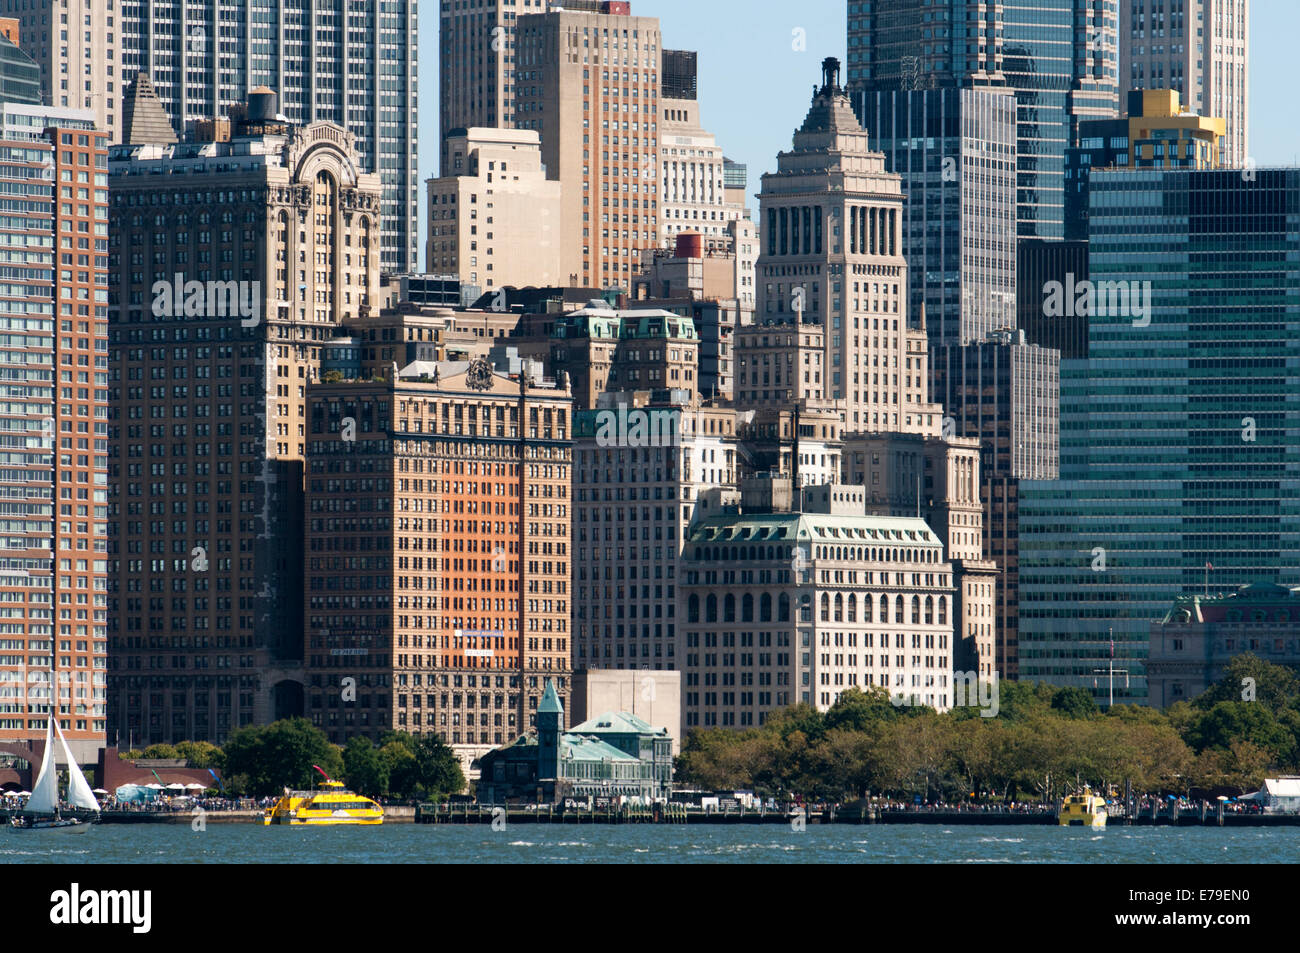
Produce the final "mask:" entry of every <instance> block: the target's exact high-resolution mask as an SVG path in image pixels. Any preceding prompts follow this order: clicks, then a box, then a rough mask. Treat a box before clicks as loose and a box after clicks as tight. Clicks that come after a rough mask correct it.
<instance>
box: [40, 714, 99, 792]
mask: <svg viewBox="0 0 1300 953" xmlns="http://www.w3.org/2000/svg"><path fill="white" fill-rule="evenodd" d="M50 720H51V721H54V719H50ZM54 730H55V731H57V732H58V733H59V743H60V744H61V745H63V757H64V758H66V759H67V761H68V803H69V804H71V805H72V806H73V807H80V808H85V809H86V810H87V811H98V810H99V802H98V801H96V800H95V794H94V792H93V791H91V790H90V785H89V784H88V783H86V776H85V775H84V774H82V773H81V767H80V766H79V765H78V764H77V759H76V758H74V757H73V756H72V749H70V748H69V747H68V739H67V738H65V737H63V729H62V728H60V727H59V725H58V723H57V722H55V723H54Z"/></svg>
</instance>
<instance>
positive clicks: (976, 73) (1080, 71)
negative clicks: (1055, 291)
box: [848, 0, 1119, 239]
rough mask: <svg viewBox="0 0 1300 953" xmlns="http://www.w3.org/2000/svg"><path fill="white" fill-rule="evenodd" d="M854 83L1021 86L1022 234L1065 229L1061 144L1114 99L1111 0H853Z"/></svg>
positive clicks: (1106, 113) (1057, 234)
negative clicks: (993, 0) (992, 0)
mask: <svg viewBox="0 0 1300 953" xmlns="http://www.w3.org/2000/svg"><path fill="white" fill-rule="evenodd" d="M848 24H849V29H848V33H849V36H848V47H849V64H848V65H849V71H848V77H849V85H850V87H851V88H853V89H863V90H897V89H931V88H940V87H946V86H954V85H955V86H963V87H964V86H975V87H979V86H1002V87H1009V88H1011V89H1013V90H1015V94H1016V105H1017V115H1016V139H1017V149H1016V152H1017V175H1016V179H1017V181H1016V205H1017V227H1018V234H1019V235H1021V236H1022V237H1027V238H1056V239H1059V238H1062V237H1063V236H1064V172H1065V149H1066V147H1067V146H1068V145H1069V144H1070V142H1072V141H1073V138H1074V133H1075V127H1076V126H1077V124H1078V122H1079V120H1081V119H1094V118H1108V117H1112V116H1114V115H1115V114H1116V111H1117V109H1118V105H1119V100H1118V86H1117V76H1118V52H1117V49H1116V43H1115V37H1116V10H1115V0H1004V2H1003V3H1001V4H992V3H982V2H979V0H932V2H925V0H851V2H850V3H849V5H848Z"/></svg>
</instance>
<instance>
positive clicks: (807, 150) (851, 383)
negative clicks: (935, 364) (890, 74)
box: [737, 57, 942, 433]
mask: <svg viewBox="0 0 1300 953" xmlns="http://www.w3.org/2000/svg"><path fill="white" fill-rule="evenodd" d="M839 71H840V64H839V61H838V60H836V59H834V58H833V57H831V58H827V59H826V60H824V61H823V62H822V84H821V86H820V87H818V88H817V89H816V90H815V91H814V94H813V101H812V106H811V108H810V109H809V110H808V115H807V117H806V118H805V119H804V122H803V125H802V127H800V128H799V129H798V130H796V131H795V134H794V141H793V146H792V148H791V149H790V150H789V151H787V152H782V153H780V155H778V156H777V171H776V172H774V173H768V174H766V175H764V176H763V191H762V193H761V194H760V196H759V203H760V206H761V209H762V224H761V226H760V229H759V238H760V243H761V248H762V253H761V255H760V256H759V260H758V269H757V271H758V295H757V306H756V311H755V321H756V322H757V323H763V322H767V321H769V320H781V319H782V318H784V317H786V316H789V318H790V319H792V320H793V321H794V322H795V323H796V324H797V325H799V326H802V325H805V324H810V325H819V326H820V333H821V335H822V346H823V348H824V350H823V354H822V359H821V362H820V367H816V366H814V367H813V368H810V370H811V371H812V372H813V373H815V374H817V375H819V376H820V378H821V381H822V386H821V387H820V388H819V387H816V386H812V387H811V390H813V391H820V393H819V394H809V396H820V397H823V398H824V399H828V400H832V401H837V402H843V407H844V414H845V416H844V428H845V430H846V431H850V432H857V431H890V432H898V433H903V432H910V433H923V432H931V431H935V430H937V429H938V426H939V418H940V417H941V416H942V415H941V414H940V412H939V408H938V407H937V406H936V405H934V404H931V403H930V402H929V401H928V400H927V399H926V397H925V363H926V358H925V346H926V334H925V328H924V326H923V325H917V326H913V325H912V324H911V323H910V322H909V319H908V307H907V294H908V292H907V270H906V267H907V262H906V260H905V259H904V257H903V248H902V244H901V238H902V233H901V222H902V213H903V190H902V185H901V179H900V177H899V176H898V175H897V174H896V173H893V172H890V171H889V170H888V169H887V168H886V167H885V157H884V155H883V154H882V153H880V152H876V151H873V150H872V149H871V148H870V146H869V143H868V137H867V133H866V131H865V130H864V129H863V128H862V126H861V124H859V122H858V120H857V118H856V117H855V116H854V115H853V110H852V109H851V108H850V104H849V98H848V95H847V94H846V93H845V91H844V89H843V88H842V87H841V86H840V85H839ZM738 360H739V359H738ZM740 370H741V373H742V374H744V373H746V372H748V373H749V374H750V375H751V377H752V373H753V371H754V370H756V368H753V367H752V366H751V367H746V366H745V365H743V364H742V365H741V366H740ZM810 383H811V382H810ZM743 385H744V382H741V383H739V384H738V385H737V391H738V392H741V393H742V395H743V392H744V390H745V388H744V386H743ZM751 388H752V385H751ZM742 400H743V397H742Z"/></svg>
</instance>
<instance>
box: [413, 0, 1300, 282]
mask: <svg viewBox="0 0 1300 953" xmlns="http://www.w3.org/2000/svg"><path fill="white" fill-rule="evenodd" d="M847 7H848V5H847V3H846V2H845V0H803V2H802V3H799V4H792V3H790V2H789V0H632V12H633V13H635V14H639V15H642V16H657V17H659V19H660V26H661V27H662V29H663V34H664V46H666V47H667V48H668V49H686V50H697V51H698V52H699V54H700V77H699V96H700V111H701V116H702V119H703V124H704V127H705V128H706V129H708V130H709V131H710V132H711V133H713V134H714V135H715V136H716V137H717V140H718V145H720V146H721V147H722V148H723V150H724V151H725V152H726V154H727V156H728V157H730V158H732V159H735V160H737V161H739V162H744V163H746V164H747V165H748V166H749V192H750V194H751V196H752V195H753V193H755V192H757V191H758V189H759V176H761V175H762V173H763V172H767V171H771V170H773V169H774V168H775V167H776V154H777V152H778V151H780V150H781V149H787V148H789V147H790V137H791V135H792V134H793V132H794V129H795V127H796V126H797V125H799V124H800V123H801V122H802V121H803V117H804V113H805V112H807V110H808V102H809V98H810V97H811V95H812V88H813V85H814V84H815V83H816V82H818V80H819V78H820V70H821V66H820V63H821V61H822V58H823V57H826V56H838V57H839V58H840V59H841V60H843V59H844V58H845V55H844V54H845V46H846V24H845V21H846V16H847ZM437 11H438V5H437V4H436V3H434V2H433V0H425V2H424V3H423V4H422V5H421V16H420V31H421V35H420V66H421V69H420V150H419V153H420V205H421V208H420V254H419V261H420V266H421V267H423V266H424V228H425V213H424V180H425V179H427V178H428V177H429V176H431V175H434V174H436V173H437V166H438V136H439V130H438V14H437ZM1250 15H1251V48H1250V56H1251V71H1250V152H1251V154H1252V156H1253V157H1254V159H1255V161H1256V163H1257V164H1258V166H1260V167H1267V166H1272V165H1300V131H1298V130H1300V108H1297V106H1296V104H1295V83H1296V81H1297V75H1296V70H1295V64H1294V58H1295V56H1296V52H1295V43H1296V38H1297V37H1300V2H1297V0H1251V14H1250ZM796 29H800V30H803V31H805V36H806V43H807V48H806V50H805V51H803V52H798V51H796V50H795V49H794V48H793V47H794V44H793V43H792V37H793V35H794V34H793V31H794V30H796ZM1288 77H1289V78H1288ZM750 204H751V205H753V206H757V202H756V201H754V200H753V199H752V198H751V201H750Z"/></svg>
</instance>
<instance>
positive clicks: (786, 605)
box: [776, 592, 790, 622]
mask: <svg viewBox="0 0 1300 953" xmlns="http://www.w3.org/2000/svg"><path fill="white" fill-rule="evenodd" d="M776 621H777V622H789V621H790V597H789V596H788V595H786V594H785V593H784V592H783V593H781V595H780V597H779V598H778V599H777V602H776Z"/></svg>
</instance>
